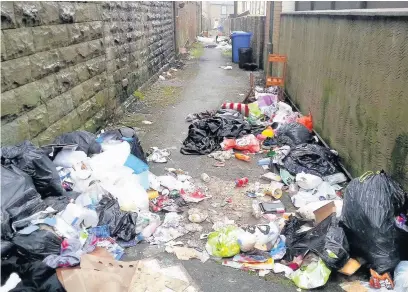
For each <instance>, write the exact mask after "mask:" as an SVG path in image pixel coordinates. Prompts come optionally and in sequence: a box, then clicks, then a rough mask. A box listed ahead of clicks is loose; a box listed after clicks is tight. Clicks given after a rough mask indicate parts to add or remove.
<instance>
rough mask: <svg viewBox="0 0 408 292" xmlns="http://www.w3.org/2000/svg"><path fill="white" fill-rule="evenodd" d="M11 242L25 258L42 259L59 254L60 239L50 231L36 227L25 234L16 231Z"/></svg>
mask: <svg viewBox="0 0 408 292" xmlns="http://www.w3.org/2000/svg"><path fill="white" fill-rule="evenodd" d="M12 242H13V244H14V245H15V246H16V248H17V250H18V252H19V253H20V254H22V255H23V256H25V258H27V259H30V260H43V259H44V258H46V257H47V256H49V255H52V254H56V255H59V254H60V250H61V243H62V239H61V238H60V237H59V236H57V235H56V234H55V233H53V232H51V231H48V230H42V229H38V230H35V231H33V232H32V233H30V234H27V235H24V234H19V233H17V234H16V235H15V236H14V237H13V239H12Z"/></svg>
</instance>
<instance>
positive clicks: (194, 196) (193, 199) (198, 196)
mask: <svg viewBox="0 0 408 292" xmlns="http://www.w3.org/2000/svg"><path fill="white" fill-rule="evenodd" d="M181 196H182V197H183V199H184V200H185V201H186V202H189V203H198V202H201V201H202V200H205V199H209V198H211V196H209V195H206V194H205V193H204V192H203V191H201V190H200V189H196V190H194V191H193V192H188V193H183V194H181Z"/></svg>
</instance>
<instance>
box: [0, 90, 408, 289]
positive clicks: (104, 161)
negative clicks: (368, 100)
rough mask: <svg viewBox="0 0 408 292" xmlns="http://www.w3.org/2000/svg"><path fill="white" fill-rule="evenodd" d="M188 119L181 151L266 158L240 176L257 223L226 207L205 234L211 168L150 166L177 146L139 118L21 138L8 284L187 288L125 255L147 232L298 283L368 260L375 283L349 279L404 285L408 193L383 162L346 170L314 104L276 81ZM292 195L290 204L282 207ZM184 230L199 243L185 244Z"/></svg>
mask: <svg viewBox="0 0 408 292" xmlns="http://www.w3.org/2000/svg"><path fill="white" fill-rule="evenodd" d="M186 121H187V122H188V123H190V125H189V131H188V136H187V137H186V139H185V140H184V142H183V145H182V147H181V149H180V151H181V153H183V154H186V155H208V157H209V159H214V160H215V161H216V162H215V164H214V166H216V167H225V166H226V164H227V163H228V160H231V159H238V160H241V161H243V162H242V163H249V162H251V161H253V159H254V157H256V155H257V156H258V157H260V159H259V160H258V161H257V166H256V167H262V168H263V169H264V174H263V175H262V176H261V177H260V179H261V180H263V181H265V182H266V183H262V184H261V183H259V182H255V183H252V182H249V179H248V178H246V177H243V178H240V179H237V180H236V181H235V188H237V189H240V190H244V191H245V196H246V197H248V200H251V202H252V205H251V206H252V209H251V210H250V212H251V213H252V216H253V217H254V218H255V219H256V220H257V222H258V223H257V224H245V225H238V224H235V222H234V221H233V220H229V219H228V218H227V217H224V218H222V219H220V220H218V221H216V222H213V223H214V224H213V225H212V230H211V231H210V232H208V233H203V225H201V224H202V223H203V222H205V221H206V220H207V219H208V218H209V216H210V214H209V213H210V212H211V210H210V209H205V208H199V206H200V205H199V204H200V202H202V201H204V200H208V199H211V197H212V196H211V193H210V192H209V189H208V188H206V187H205V184H208V183H209V182H210V181H211V178H210V177H209V176H208V175H207V174H205V173H203V174H202V175H201V178H200V181H201V182H198V181H194V179H193V178H192V177H191V176H190V175H189V174H188V172H186V171H184V170H182V169H176V168H166V169H165V171H166V173H165V174H163V175H155V174H153V173H152V172H151V171H150V168H149V163H166V162H167V161H168V160H169V159H171V148H166V149H161V148H158V147H152V148H150V149H149V150H148V151H146V152H145V151H144V150H143V149H142V147H141V144H140V141H139V138H138V136H137V134H136V132H135V131H134V129H132V128H128V127H119V128H116V129H113V130H106V131H104V130H102V131H101V132H100V133H99V134H98V135H94V134H92V133H89V132H86V131H75V132H71V133H65V134H63V135H61V136H59V137H57V138H56V139H55V141H54V142H53V143H52V144H50V145H45V146H42V147H36V146H35V145H33V144H32V143H31V142H29V141H24V142H22V143H20V144H18V145H14V146H7V147H2V148H1V168H2V171H1V192H2V200H1V218H2V220H1V231H2V232H1V255H2V264H1V267H2V289H3V290H4V291H13V289H14V291H17V290H19V291H21V290H24V291H26V290H30V289H32V287H36V290H41V291H64V289H65V290H67V291H94V290H95V291H96V290H97V291H104V290H106V291H112V289H113V290H114V291H123V290H129V291H145V290H146V289H147V288H146V287H147V286H149V285H152V284H151V283H153V282H154V283H155V286H154V287H156V288H157V289H158V290H154V289H153V290H151V291H162V290H163V289H165V288H170V289H173V288H174V289H173V290H174V291H184V289H186V288H187V287H188V285H189V283H187V282H185V281H181V280H177V279H173V278H170V277H169V276H168V275H166V274H160V273H157V272H154V271H152V270H151V269H150V268H149V267H148V264H147V262H144V261H136V262H124V261H121V259H122V257H123V255H124V254H125V253H126V249H127V248H129V247H134V246H136V247H137V245H138V244H140V243H141V242H148V243H149V244H151V245H158V246H162V247H165V250H166V252H168V253H172V254H175V255H176V257H177V258H178V259H180V260H189V259H198V260H200V261H201V262H203V263H204V262H206V261H207V260H208V259H210V258H212V259H215V260H218V261H219V262H220V263H221V264H222V265H224V266H228V267H232V268H236V269H242V270H251V271H257V272H258V273H259V275H260V276H265V275H266V274H268V273H270V272H273V273H283V274H284V275H285V276H286V277H288V278H289V279H291V280H292V281H293V282H294V283H295V284H296V285H297V286H298V287H299V288H302V289H312V288H317V287H321V286H324V285H325V284H326V283H327V281H328V279H329V278H330V275H331V274H332V273H337V272H338V273H342V274H344V275H352V274H354V273H355V272H356V271H357V270H358V269H359V268H360V267H362V266H364V267H367V268H369V270H367V273H369V275H368V276H370V277H371V278H370V281H369V282H368V283H366V282H360V281H357V282H356V281H354V282H350V283H346V284H344V285H343V284H342V288H343V289H344V290H346V291H358V289H363V288H364V289H366V290H362V291H368V289H380V288H383V289H390V290H391V289H394V291H397V292H401V291H407V287H408V283H407V279H408V261H406V260H407V258H406V257H407V253H406V252H405V253H404V249H403V248H401V246H403V245H404V244H406V243H407V237H408V236H407V235H408V225H407V206H408V198H407V194H406V193H405V192H404V191H403V189H402V188H401V186H400V185H399V184H398V183H396V182H395V181H394V180H393V179H392V178H391V177H389V176H388V175H387V174H386V173H385V172H384V171H380V172H367V173H365V174H364V175H362V176H361V177H359V178H355V179H352V180H351V181H349V179H348V178H347V176H346V175H345V174H344V173H343V172H342V168H341V167H340V164H339V157H338V154H337V152H336V151H334V150H331V149H328V148H326V147H324V146H323V145H322V143H321V142H320V141H319V140H318V139H317V138H316V136H315V135H314V133H313V118H312V115H311V114H309V115H308V116H302V115H301V114H300V113H298V112H296V111H293V109H292V107H291V106H290V105H289V104H287V103H285V102H284V101H280V100H279V99H278V94H277V90H276V88H266V89H264V88H259V87H256V88H255V100H254V101H253V102H251V103H224V104H222V105H221V106H220V108H218V109H211V110H208V111H205V112H202V113H195V114H190V115H188V117H187V118H186ZM202 183H204V187H203V185H202ZM286 198H287V199H288V200H287V201H288V202H289V203H290V202H291V203H292V204H293V206H294V208H297V211H296V212H286V211H287V209H288V206H285V205H284V203H283V202H284V199H286ZM231 200H232V199H231V198H227V199H225V202H224V203H225V204H230V203H231ZM188 234H189V235H192V234H194V235H195V236H197V237H199V238H200V240H201V241H202V242H205V243H204V244H203V246H205V247H203V248H202V249H200V244H197V242H195V241H194V240H189V242H188V243H187V245H185V244H184V243H183V242H181V241H177V240H179V239H180V238H181V237H183V236H186V235H188ZM361 270H364V269H363V268H362V269H361ZM95 279H100V280H99V281H95ZM164 283H166V284H164ZM152 287H153V286H149V289H152ZM156 288H155V289H156ZM160 289H161V290H160Z"/></svg>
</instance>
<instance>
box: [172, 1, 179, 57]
mask: <svg viewBox="0 0 408 292" xmlns="http://www.w3.org/2000/svg"><path fill="white" fill-rule="evenodd" d="M176 3H177V2H176V1H173V27H174V29H173V39H174V53H175V56H178V54H179V50H178V47H177V32H176V30H177V8H176Z"/></svg>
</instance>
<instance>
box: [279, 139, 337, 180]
mask: <svg viewBox="0 0 408 292" xmlns="http://www.w3.org/2000/svg"><path fill="white" fill-rule="evenodd" d="M282 162H283V166H284V167H285V168H286V169H287V171H289V172H290V173H292V174H297V173H301V172H304V173H309V174H313V175H317V176H320V177H322V176H326V175H331V174H335V173H337V172H339V169H340V167H339V165H338V156H337V155H336V154H334V153H333V152H331V151H330V150H329V149H328V148H326V147H323V146H320V145H317V144H299V145H296V146H295V147H291V150H290V152H289V154H288V155H287V156H286V157H285V158H284V159H283V161H282Z"/></svg>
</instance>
